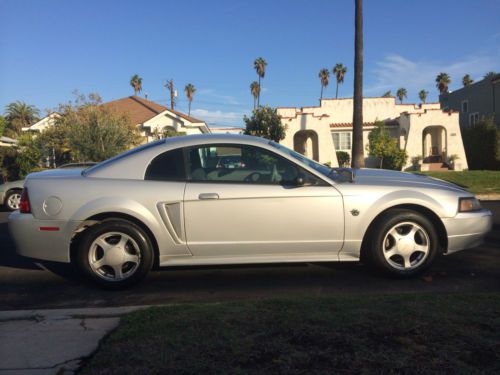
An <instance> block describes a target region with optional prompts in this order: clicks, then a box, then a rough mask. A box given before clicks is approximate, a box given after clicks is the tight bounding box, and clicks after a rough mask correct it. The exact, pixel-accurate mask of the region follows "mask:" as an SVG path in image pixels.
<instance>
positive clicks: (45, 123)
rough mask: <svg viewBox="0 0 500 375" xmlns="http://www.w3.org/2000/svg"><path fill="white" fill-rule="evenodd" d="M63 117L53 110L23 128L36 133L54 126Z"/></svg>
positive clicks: (24, 130)
mask: <svg viewBox="0 0 500 375" xmlns="http://www.w3.org/2000/svg"><path fill="white" fill-rule="evenodd" d="M59 117H61V115H60V114H59V113H57V112H52V113H50V114H49V115H48V116H45V117H44V118H42V119H40V120H38V121H37V122H35V123H34V124H32V125H30V126H27V127H24V128H22V129H21V130H22V131H23V132H26V131H29V132H36V133H41V132H43V131H44V130H45V129H47V128H49V127H51V126H53V125H54V124H55V123H56V120H57V119H58V118H59Z"/></svg>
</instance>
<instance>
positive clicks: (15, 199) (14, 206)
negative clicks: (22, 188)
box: [7, 193, 21, 210]
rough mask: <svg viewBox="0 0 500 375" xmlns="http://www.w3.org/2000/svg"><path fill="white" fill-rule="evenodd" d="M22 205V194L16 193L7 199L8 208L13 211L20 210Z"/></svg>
mask: <svg viewBox="0 0 500 375" xmlns="http://www.w3.org/2000/svg"><path fill="white" fill-rule="evenodd" d="M20 204H21V194H20V193H14V194H12V195H10V196H9V198H8V199H7V206H9V208H10V209H11V210H18V209H19V205H20Z"/></svg>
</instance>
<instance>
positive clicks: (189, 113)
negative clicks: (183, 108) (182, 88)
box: [188, 100, 191, 116]
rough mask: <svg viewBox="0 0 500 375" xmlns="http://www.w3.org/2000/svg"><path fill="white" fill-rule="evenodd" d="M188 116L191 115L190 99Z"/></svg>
mask: <svg viewBox="0 0 500 375" xmlns="http://www.w3.org/2000/svg"><path fill="white" fill-rule="evenodd" d="M188 116H191V100H190V101H189V109H188Z"/></svg>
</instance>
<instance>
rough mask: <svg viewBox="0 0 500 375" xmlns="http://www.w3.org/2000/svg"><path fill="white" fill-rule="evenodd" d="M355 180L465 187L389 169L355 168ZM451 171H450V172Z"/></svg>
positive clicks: (459, 188)
mask: <svg viewBox="0 0 500 375" xmlns="http://www.w3.org/2000/svg"><path fill="white" fill-rule="evenodd" d="M354 173H355V177H354V180H355V181H356V182H359V183H362V184H379V183H380V184H384V185H388V184H390V185H394V186H397V185H399V186H409V185H410V186H414V187H430V188H433V187H434V188H444V189H448V190H454V191H460V192H465V189H463V188H461V187H460V186H458V185H455V184H452V183H451V182H447V181H443V180H440V179H437V178H433V177H429V176H426V175H423V174H419V173H407V172H398V171H391V170H387V169H369V168H363V169H356V170H355V171H354ZM450 173H452V172H450Z"/></svg>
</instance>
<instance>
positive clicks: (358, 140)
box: [351, 0, 365, 168]
mask: <svg viewBox="0 0 500 375" xmlns="http://www.w3.org/2000/svg"><path fill="white" fill-rule="evenodd" d="M351 166H352V167H353V168H363V167H364V166H365V156H364V151H363V0H355V15H354V98H353V113H352V157H351Z"/></svg>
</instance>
